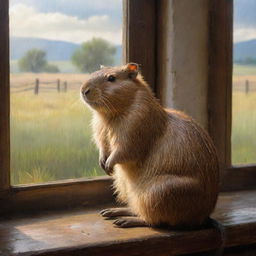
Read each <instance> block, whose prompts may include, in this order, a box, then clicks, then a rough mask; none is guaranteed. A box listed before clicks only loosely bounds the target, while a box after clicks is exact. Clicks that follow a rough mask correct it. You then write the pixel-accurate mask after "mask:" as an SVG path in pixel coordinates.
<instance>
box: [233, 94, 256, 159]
mask: <svg viewBox="0 0 256 256" xmlns="http://www.w3.org/2000/svg"><path fill="white" fill-rule="evenodd" d="M232 99H233V106H232V163H233V164H252V163H256V92H251V93H249V94H245V93H244V92H234V93H233V98H232Z"/></svg>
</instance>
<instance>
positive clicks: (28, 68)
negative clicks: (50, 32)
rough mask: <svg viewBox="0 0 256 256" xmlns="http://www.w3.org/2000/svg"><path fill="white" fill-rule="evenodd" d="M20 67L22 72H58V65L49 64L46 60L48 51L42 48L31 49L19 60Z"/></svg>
mask: <svg viewBox="0 0 256 256" xmlns="http://www.w3.org/2000/svg"><path fill="white" fill-rule="evenodd" d="M18 65H19V69H20V71H22V72H33V73H39V72H48V73H58V72H59V69H58V67H57V66H55V65H52V64H48V62H47V60H46V52H45V51H43V50H40V49H36V48H34V49H31V50H29V51H27V52H26V54H25V55H24V56H23V57H22V58H21V59H20V60H19V62H18Z"/></svg>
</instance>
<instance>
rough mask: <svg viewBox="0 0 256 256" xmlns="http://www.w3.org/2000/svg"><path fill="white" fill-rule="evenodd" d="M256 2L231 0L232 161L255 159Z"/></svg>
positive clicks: (247, 161) (243, 162)
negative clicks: (232, 46) (232, 7)
mask: <svg viewBox="0 0 256 256" xmlns="http://www.w3.org/2000/svg"><path fill="white" fill-rule="evenodd" d="M255 13H256V2H255V1H250V0H245V1H239V0H235V1H234V34H233V38H234V48H233V95H232V163H233V164H252V163H256V133H255V131H256V17H255Z"/></svg>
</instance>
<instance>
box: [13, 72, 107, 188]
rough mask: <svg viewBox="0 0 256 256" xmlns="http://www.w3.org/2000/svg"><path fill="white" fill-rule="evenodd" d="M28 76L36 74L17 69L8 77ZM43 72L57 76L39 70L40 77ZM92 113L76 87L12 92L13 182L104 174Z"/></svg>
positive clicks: (26, 77)
mask: <svg viewBox="0 0 256 256" xmlns="http://www.w3.org/2000/svg"><path fill="white" fill-rule="evenodd" d="M28 76H29V79H31V80H33V79H34V78H33V76H34V75H30V74H24V75H23V76H22V75H21V74H20V75H14V76H13V77H11V81H12V82H13V83H14V82H15V83H17V82H19V83H21V82H22V80H24V79H25V80H26V81H28V80H29V79H28ZM37 76H38V74H37ZM55 76H57V75H55ZM66 76H67V75H66ZM46 78H48V80H49V81H51V80H53V79H55V78H54V75H49V76H46V74H42V75H41V77H40V80H45V81H47V80H46ZM67 78H68V77H65V76H63V77H62V79H65V80H67ZM74 78H76V79H77V80H79V79H81V80H82V78H83V77H77V76H76V75H74V77H73V79H74ZM90 118H91V113H90V111H89V110H88V109H87V108H86V106H85V105H84V104H83V103H82V102H81V101H80V98H79V87H77V89H73V90H70V91H68V92H67V93H64V92H61V93H58V92H57V91H55V90H54V91H47V90H45V91H41V93H40V90H39V94H38V95H34V93H33V91H25V92H21V93H11V170H12V171H11V180H12V184H27V183H41V182H46V181H54V180H60V179H73V178H81V177H91V176H98V175H102V174H103V172H102V171H101V169H100V168H99V167H98V152H97V150H96V148H95V146H94V144H93V143H92V140H91V127H90Z"/></svg>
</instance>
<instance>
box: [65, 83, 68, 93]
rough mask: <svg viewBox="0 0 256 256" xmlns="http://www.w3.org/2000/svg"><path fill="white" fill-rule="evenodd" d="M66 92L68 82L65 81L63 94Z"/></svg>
mask: <svg viewBox="0 0 256 256" xmlns="http://www.w3.org/2000/svg"><path fill="white" fill-rule="evenodd" d="M67 90H68V82H67V81H65V82H64V92H67Z"/></svg>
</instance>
